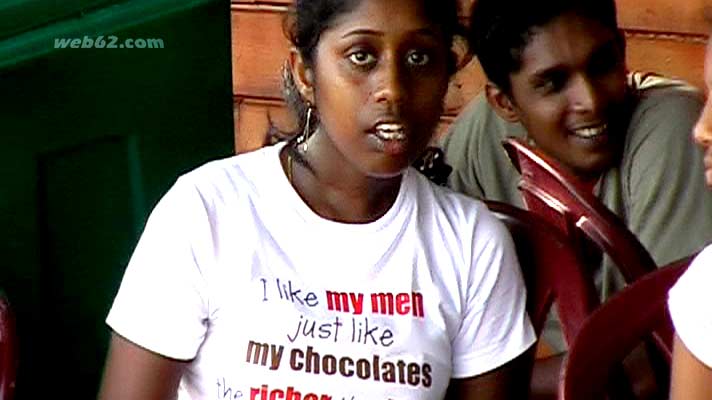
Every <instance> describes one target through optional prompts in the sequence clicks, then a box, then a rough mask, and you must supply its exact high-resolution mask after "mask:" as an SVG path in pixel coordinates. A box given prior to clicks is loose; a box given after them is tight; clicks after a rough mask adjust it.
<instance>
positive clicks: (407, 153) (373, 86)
mask: <svg viewBox="0 0 712 400" xmlns="http://www.w3.org/2000/svg"><path fill="white" fill-rule="evenodd" d="M382 4H383V3H380V2H372V1H364V2H362V3H361V4H360V5H359V6H358V7H356V9H355V10H354V11H352V12H350V13H348V14H345V15H342V16H341V17H339V18H337V19H336V21H335V22H336V23H335V24H334V26H333V27H332V28H331V29H328V30H327V31H325V32H324V33H323V34H322V36H321V39H320V40H319V44H318V45H317V48H316V55H315V60H314V65H311V66H310V65H307V64H306V62H305V61H304V60H303V59H302V57H301V55H300V54H298V53H296V52H292V55H291V57H290V61H291V66H292V71H293V76H294V77H295V83H296V84H297V88H298V89H299V91H300V93H301V95H302V97H303V98H304V99H306V100H308V101H309V102H311V103H312V104H314V105H315V106H316V109H317V110H318V113H319V117H320V120H321V125H320V127H319V130H318V131H317V132H316V133H315V134H314V135H313V136H312V137H311V138H310V139H309V142H308V150H307V151H306V152H304V153H303V154H302V156H303V158H304V159H305V160H306V162H307V164H308V165H309V167H310V169H307V168H304V166H301V165H299V166H297V167H296V168H295V170H294V175H293V176H294V179H293V184H294V186H295V188H296V189H297V191H298V192H299V194H300V195H301V197H302V198H303V199H304V200H305V201H306V203H307V204H309V206H310V207H311V208H312V209H313V210H314V211H315V212H317V213H318V214H320V215H322V216H324V217H325V218H328V219H332V220H336V221H341V222H355V223H361V222H368V221H373V220H375V219H377V218H378V217H380V216H381V215H383V214H384V213H385V212H386V211H387V210H388V209H389V207H390V205H391V204H392V203H393V201H394V200H395V197H396V195H397V193H398V187H399V186H400V175H401V173H402V172H403V170H405V169H406V168H407V167H408V166H409V165H410V164H411V163H412V162H413V160H415V158H416V157H417V156H418V155H419V154H420V153H421V152H422V151H423V149H424V148H425V147H426V146H427V144H428V142H429V141H430V139H431V138H432V135H433V132H434V128H435V125H436V124H437V122H438V120H439V117H440V114H441V111H442V100H443V97H444V95H445V92H446V90H447V84H448V80H449V75H448V72H447V64H446V60H447V55H448V52H449V45H447V44H446V43H445V39H444V38H443V37H442V34H441V33H440V32H439V29H437V27H435V26H432V25H431V24H430V22H429V20H428V19H427V18H426V16H425V15H423V14H424V11H423V9H422V5H421V3H420V2H418V1H412V0H397V1H391V2H389V4H388V7H382ZM379 121H393V122H399V123H402V124H403V125H404V126H405V133H406V135H407V137H408V139H407V144H406V148H405V149H403V151H400V152H397V153H395V154H394V153H392V152H390V153H389V152H387V151H384V150H383V149H381V148H380V147H379V145H380V144H381V143H379V141H378V140H377V139H376V138H375V136H374V135H373V134H372V133H373V128H374V126H375V125H376V123H378V122H379ZM283 161H286V157H283Z"/></svg>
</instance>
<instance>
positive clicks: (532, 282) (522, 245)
mask: <svg viewBox="0 0 712 400" xmlns="http://www.w3.org/2000/svg"><path fill="white" fill-rule="evenodd" d="M485 203H486V204H487V206H488V208H489V209H490V210H491V211H492V212H494V214H495V215H496V216H497V217H498V218H499V219H500V220H501V221H502V222H504V224H505V225H506V226H507V228H508V229H509V231H510V233H511V235H512V238H513V239H514V243H515V247H516V250H517V256H518V258H519V262H520V264H521V268H522V273H523V276H524V280H525V284H526V287H527V296H528V298H527V309H528V312H529V317H530V318H531V320H532V324H533V325H534V329H535V331H536V332H537V335H538V334H540V333H541V331H542V329H543V326H544V322H545V321H546V317H547V314H548V312H549V309H550V308H551V306H552V303H554V302H555V304H556V309H557V311H558V315H559V318H560V320H561V325H562V331H563V334H564V339H565V340H566V342H567V343H571V341H572V340H573V338H574V337H576V335H577V334H578V331H579V330H580V329H581V327H582V325H583V323H584V321H585V320H586V318H587V317H588V315H589V314H591V312H592V311H593V310H594V309H595V308H596V307H597V306H598V304H599V301H598V296H597V294H596V289H595V287H594V285H593V282H592V280H591V279H589V278H588V277H587V276H586V275H585V273H584V269H583V268H582V266H581V263H580V260H579V258H578V254H577V253H576V251H575V249H574V248H573V247H571V245H570V244H569V243H568V242H567V241H566V240H565V239H564V238H563V237H562V235H561V233H560V232H558V231H557V229H556V228H555V227H552V226H551V225H550V224H549V223H547V222H546V221H545V220H543V219H542V218H541V217H539V216H537V215H535V214H533V213H531V212H529V211H527V210H523V209H520V208H518V207H515V206H512V205H509V204H505V203H501V202H495V201H486V202H485Z"/></svg>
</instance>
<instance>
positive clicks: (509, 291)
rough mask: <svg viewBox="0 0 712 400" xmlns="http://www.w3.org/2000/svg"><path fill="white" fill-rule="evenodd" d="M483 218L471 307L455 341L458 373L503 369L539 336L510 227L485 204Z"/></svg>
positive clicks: (477, 239) (468, 374) (461, 375)
mask: <svg viewBox="0 0 712 400" xmlns="http://www.w3.org/2000/svg"><path fill="white" fill-rule="evenodd" d="M479 218H480V220H479V221H478V224H477V227H476V230H475V238H474V241H475V243H474V247H473V248H474V249H475V251H474V252H473V260H472V263H473V266H474V267H473V272H472V274H471V277H470V281H469V282H468V283H469V284H468V289H467V300H468V303H467V309H466V312H465V315H464V318H463V323H462V326H461V329H460V332H459V333H458V335H457V337H456V339H455V341H454V344H453V355H454V356H453V378H465V377H472V376H476V375H480V374H483V373H485V372H488V371H491V370H493V369H495V368H498V367H500V366H502V365H504V364H506V363H507V362H509V361H511V360H513V359H514V358H516V357H517V356H519V355H520V354H522V353H523V352H524V351H526V350H527V349H528V348H529V347H531V345H532V344H533V343H534V342H535V341H536V335H535V333H534V329H533V327H532V325H531V322H530V320H529V316H528V315H527V311H526V289H525V287H524V280H523V278H522V274H521V269H520V267H519V262H518V261H517V257H516V253H515V250H514V244H513V242H512V239H511V236H510V235H509V231H508V230H507V228H506V227H505V226H504V225H503V224H502V223H501V222H500V221H499V220H497V219H496V217H495V216H494V215H493V214H492V213H491V212H489V211H488V210H487V209H485V207H484V206H482V210H481V215H480V217H479Z"/></svg>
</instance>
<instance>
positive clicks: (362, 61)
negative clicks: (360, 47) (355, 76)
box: [348, 51, 376, 66]
mask: <svg viewBox="0 0 712 400" xmlns="http://www.w3.org/2000/svg"><path fill="white" fill-rule="evenodd" d="M348 59H349V61H351V62H352V63H353V64H355V65H358V66H364V65H368V64H370V63H372V62H374V61H375V59H376V58H375V57H374V56H373V55H372V54H369V53H367V52H365V51H355V52H353V53H351V54H349V55H348Z"/></svg>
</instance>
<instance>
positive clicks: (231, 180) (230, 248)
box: [107, 145, 535, 400]
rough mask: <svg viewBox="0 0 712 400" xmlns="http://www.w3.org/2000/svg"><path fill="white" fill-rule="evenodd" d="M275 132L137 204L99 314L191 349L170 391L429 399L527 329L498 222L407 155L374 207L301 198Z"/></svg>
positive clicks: (500, 357)
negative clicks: (141, 207)
mask: <svg viewBox="0 0 712 400" xmlns="http://www.w3.org/2000/svg"><path fill="white" fill-rule="evenodd" d="M281 147H282V145H276V146H272V147H267V148H263V149H261V150H258V151H255V152H252V153H248V154H243V155H238V156H235V157H231V158H228V159H225V160H221V161H215V162H212V163H209V164H206V165H205V166H203V167H201V168H198V169H196V170H194V171H193V172H190V173H188V174H186V175H184V176H183V177H181V178H179V179H178V181H177V182H176V184H175V185H174V186H173V187H172V188H171V189H170V190H169V192H168V193H167V194H166V195H165V196H164V198H163V199H161V201H160V202H159V204H158V205H157V206H156V208H155V209H154V210H153V212H152V214H151V216H150V218H149V220H148V223H147V225H146V228H145V231H144V233H143V235H142V237H141V239H140V241H139V243H138V245H137V247H136V250H135V252H134V254H133V256H132V258H131V261H130V263H129V266H128V268H127V270H126V272H125V275H124V279H123V281H122V284H121V288H120V289H119V293H118V294H117V297H116V299H115V301H114V305H113V307H112V309H111V311H110V313H109V316H108V318H107V323H108V324H109V325H110V326H111V327H112V328H113V329H114V330H115V331H116V332H117V333H118V334H120V335H122V336H124V337H125V338H127V339H129V340H130V341H132V342H134V343H136V344H138V345H140V346H142V347H144V348H147V349H149V350H152V351H154V352H157V353H159V354H163V355H165V356H168V357H172V358H177V359H185V360H192V362H191V364H190V367H189V369H188V371H187V373H186V374H185V375H184V376H183V378H182V380H181V387H180V390H179V392H180V393H179V397H180V398H192V399H228V398H229V399H251V400H252V399H255V400H271V399H297V398H299V397H297V396H296V394H297V393H299V394H300V395H301V399H302V400H314V399H319V400H322V399H338V400H342V399H348V400H352V399H354V400H355V399H385V398H393V399H440V398H442V397H443V396H444V393H445V390H446V388H447V385H448V382H449V380H450V378H451V377H470V376H475V375H478V374H481V373H484V372H487V371H490V370H492V369H494V368H497V367H498V366H500V365H502V364H505V363H506V362H508V361H510V360H512V359H513V358H515V357H516V356H518V355H519V354H521V353H522V352H524V351H525V350H526V349H527V348H528V347H530V346H531V345H532V343H533V342H534V340H535V336H534V333H533V330H532V328H531V324H530V322H529V319H528V317H527V315H526V311H525V297H526V295H525V289H524V286H523V281H522V277H521V273H520V270H519V266H518V263H517V260H516V256H515V253H514V249H513V245H512V243H511V238H510V237H509V236H508V234H507V231H506V228H505V227H504V226H503V225H502V224H501V223H500V222H499V221H498V220H497V219H496V218H495V217H494V216H493V215H492V214H491V213H490V212H489V211H488V210H487V209H486V207H485V206H484V205H483V204H482V203H480V202H478V201H475V200H473V199H470V198H467V197H465V196H463V195H459V194H456V193H454V192H451V191H449V190H447V189H444V188H440V187H437V186H435V185H433V184H432V183H431V182H429V181H428V180H427V179H426V178H425V177H423V176H422V175H421V174H419V173H418V172H416V171H415V170H413V169H409V170H407V171H406V172H405V173H404V175H403V181H402V184H401V188H400V191H399V193H398V196H397V199H396V201H395V203H394V204H393V206H392V207H391V208H390V210H389V211H388V212H387V213H386V214H385V215H383V216H382V217H381V218H379V219H378V220H376V221H374V222H371V223H365V224H346V223H339V222H334V221H330V220H326V219H324V218H322V217H320V216H319V215H317V214H316V213H314V212H313V211H312V210H311V209H310V208H309V207H308V206H307V205H306V204H305V203H304V202H303V201H302V199H301V198H300V197H299V195H298V194H297V193H296V192H295V191H294V190H293V188H292V186H291V185H290V184H289V182H288V181H287V178H286V176H285V174H284V172H283V171H282V168H281V165H280V163H279V159H278V153H279V150H280V149H281Z"/></svg>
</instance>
